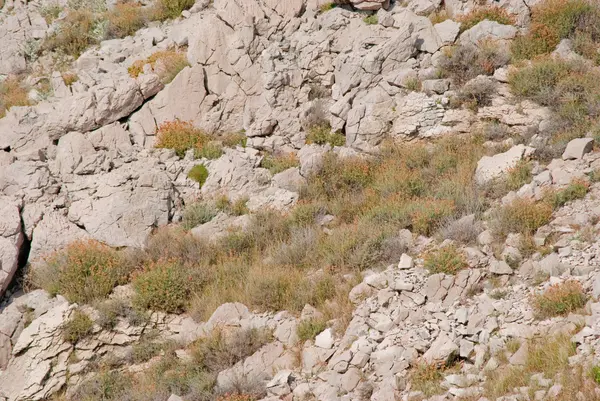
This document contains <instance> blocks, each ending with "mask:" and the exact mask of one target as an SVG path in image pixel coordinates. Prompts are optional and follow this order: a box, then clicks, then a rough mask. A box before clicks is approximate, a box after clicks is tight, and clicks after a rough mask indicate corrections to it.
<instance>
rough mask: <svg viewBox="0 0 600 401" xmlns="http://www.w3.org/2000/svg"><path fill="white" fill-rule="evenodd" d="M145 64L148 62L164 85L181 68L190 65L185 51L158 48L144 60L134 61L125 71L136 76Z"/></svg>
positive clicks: (173, 77) (171, 79) (133, 76)
mask: <svg viewBox="0 0 600 401" xmlns="http://www.w3.org/2000/svg"><path fill="white" fill-rule="evenodd" d="M146 64H150V66H151V67H152V70H153V71H154V73H156V74H157V75H158V76H159V77H160V79H161V81H162V82H163V83H164V84H165V85H166V84H168V83H169V82H171V81H173V79H175V77H176V76H177V74H179V72H180V71H181V70H183V69H184V68H185V67H189V65H190V64H189V63H188V61H187V56H186V54H185V52H182V51H179V50H175V49H171V50H160V51H157V52H156V53H153V54H152V55H150V57H148V58H147V59H145V60H137V61H135V62H134V63H133V64H132V65H131V66H130V67H129V68H128V69H127V71H128V72H129V75H130V76H131V77H132V78H137V77H138V76H139V75H140V74H141V73H142V72H143V71H144V65H146Z"/></svg>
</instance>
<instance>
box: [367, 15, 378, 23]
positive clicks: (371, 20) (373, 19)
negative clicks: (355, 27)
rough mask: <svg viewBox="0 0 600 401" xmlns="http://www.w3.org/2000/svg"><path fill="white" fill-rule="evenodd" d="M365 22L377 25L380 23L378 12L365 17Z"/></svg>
mask: <svg viewBox="0 0 600 401" xmlns="http://www.w3.org/2000/svg"><path fill="white" fill-rule="evenodd" d="M363 22H364V23H365V24H367V25H377V24H378V23H379V19H378V18H377V14H372V15H367V16H366V17H364V18H363Z"/></svg>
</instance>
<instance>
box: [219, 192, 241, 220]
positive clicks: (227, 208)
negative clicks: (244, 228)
mask: <svg viewBox="0 0 600 401" xmlns="http://www.w3.org/2000/svg"><path fill="white" fill-rule="evenodd" d="M246 203H248V198H246V197H241V198H238V199H236V200H235V201H233V202H231V201H230V200H229V198H228V197H227V196H221V197H218V198H217V199H216V200H215V207H216V208H217V210H220V211H221V212H224V213H227V214H228V215H230V216H242V215H244V214H248V212H249V210H248V207H247V206H246Z"/></svg>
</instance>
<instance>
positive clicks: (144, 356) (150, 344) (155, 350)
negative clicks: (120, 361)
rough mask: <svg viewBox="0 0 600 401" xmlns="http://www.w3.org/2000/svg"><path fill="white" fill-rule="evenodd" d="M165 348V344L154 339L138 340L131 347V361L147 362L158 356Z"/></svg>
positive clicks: (137, 362) (136, 362)
mask: <svg viewBox="0 0 600 401" xmlns="http://www.w3.org/2000/svg"><path fill="white" fill-rule="evenodd" d="M164 349H165V344H162V343H159V342H156V341H155V340H153V339H145V338H142V340H140V341H138V342H136V343H135V344H133V346H132V348H131V354H130V358H131V362H133V363H135V364H139V363H143V362H147V361H149V360H150V359H152V358H154V357H155V356H157V355H158V354H159V353H160V352H161V351H163V350H164Z"/></svg>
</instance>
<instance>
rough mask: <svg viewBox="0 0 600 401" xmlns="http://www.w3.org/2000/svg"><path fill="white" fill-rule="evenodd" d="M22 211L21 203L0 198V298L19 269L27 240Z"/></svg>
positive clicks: (7, 198)
mask: <svg viewBox="0 0 600 401" xmlns="http://www.w3.org/2000/svg"><path fill="white" fill-rule="evenodd" d="M20 209H21V204H20V202H18V201H16V200H15V199H12V198H9V197H0V297H2V294H4V291H6V288H7V287H8V286H9V284H10V283H11V281H12V278H13V276H14V274H15V273H16V271H17V268H18V267H19V254H20V251H21V246H22V245H23V242H24V240H25V235H24V234H23V231H22V225H21V215H20Z"/></svg>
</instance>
